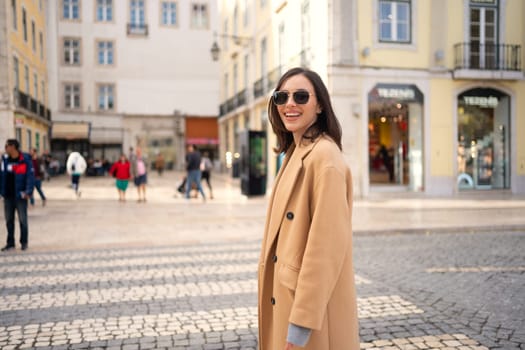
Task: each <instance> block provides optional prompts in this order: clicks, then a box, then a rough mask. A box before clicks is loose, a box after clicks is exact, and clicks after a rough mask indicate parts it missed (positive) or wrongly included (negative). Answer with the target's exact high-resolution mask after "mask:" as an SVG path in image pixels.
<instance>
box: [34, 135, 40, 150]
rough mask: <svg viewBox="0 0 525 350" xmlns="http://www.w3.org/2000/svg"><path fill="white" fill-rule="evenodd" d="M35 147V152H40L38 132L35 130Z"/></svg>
mask: <svg viewBox="0 0 525 350" xmlns="http://www.w3.org/2000/svg"><path fill="white" fill-rule="evenodd" d="M35 148H36V152H37V153H40V133H38V132H35Z"/></svg>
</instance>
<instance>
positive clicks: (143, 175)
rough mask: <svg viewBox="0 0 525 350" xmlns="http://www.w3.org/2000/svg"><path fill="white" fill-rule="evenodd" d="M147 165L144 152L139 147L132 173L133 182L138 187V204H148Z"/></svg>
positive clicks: (132, 165)
mask: <svg viewBox="0 0 525 350" xmlns="http://www.w3.org/2000/svg"><path fill="white" fill-rule="evenodd" d="M147 169H148V166H147V163H146V160H145V159H144V157H142V150H141V149H140V148H138V147H137V150H136V153H135V156H134V158H133V161H132V163H131V173H132V174H133V181H134V182H135V186H136V187H137V193H138V196H139V199H138V200H137V202H146V183H147V182H148V174H147Z"/></svg>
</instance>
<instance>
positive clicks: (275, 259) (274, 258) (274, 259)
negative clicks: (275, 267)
mask: <svg viewBox="0 0 525 350" xmlns="http://www.w3.org/2000/svg"><path fill="white" fill-rule="evenodd" d="M272 261H273V262H274V263H276V262H277V255H274V256H273V257H272Z"/></svg>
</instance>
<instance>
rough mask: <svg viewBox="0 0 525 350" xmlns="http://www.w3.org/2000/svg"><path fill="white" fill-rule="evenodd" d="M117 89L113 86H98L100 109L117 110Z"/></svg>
mask: <svg viewBox="0 0 525 350" xmlns="http://www.w3.org/2000/svg"><path fill="white" fill-rule="evenodd" d="M114 94H115V88H114V85H113V84H103V85H99V86H98V109H102V110H113V109H114V108H115V95H114Z"/></svg>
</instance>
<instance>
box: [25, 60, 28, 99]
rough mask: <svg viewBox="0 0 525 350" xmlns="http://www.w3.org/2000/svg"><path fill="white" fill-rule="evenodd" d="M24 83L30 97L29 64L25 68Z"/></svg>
mask: <svg viewBox="0 0 525 350" xmlns="http://www.w3.org/2000/svg"><path fill="white" fill-rule="evenodd" d="M24 82H25V85H26V86H25V88H26V90H25V92H26V94H28V95H29V67H28V66H27V64H26V65H25V66H24Z"/></svg>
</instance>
